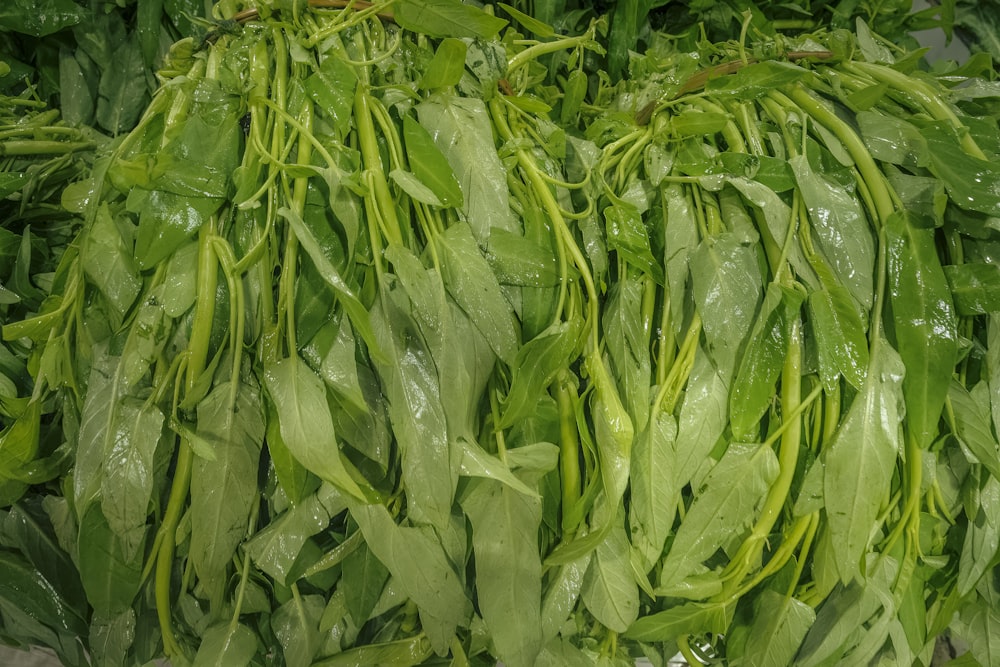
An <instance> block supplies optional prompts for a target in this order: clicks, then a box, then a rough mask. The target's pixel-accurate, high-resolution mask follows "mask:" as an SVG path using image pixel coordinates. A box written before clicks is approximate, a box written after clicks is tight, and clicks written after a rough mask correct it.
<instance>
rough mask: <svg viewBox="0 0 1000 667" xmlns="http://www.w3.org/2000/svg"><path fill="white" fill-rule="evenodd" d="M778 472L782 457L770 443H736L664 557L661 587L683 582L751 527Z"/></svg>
mask: <svg viewBox="0 0 1000 667" xmlns="http://www.w3.org/2000/svg"><path fill="white" fill-rule="evenodd" d="M777 476H778V459H777V456H775V454H774V451H772V450H771V448H770V447H763V446H761V445H744V444H739V443H732V444H730V445H729V448H728V449H727V450H726V453H725V454H724V455H723V456H722V458H721V459H720V460H719V462H718V463H717V464H715V466H714V467H713V468H712V469H711V471H710V472H709V473H708V476H707V477H706V478H705V481H704V482H703V483H702V484H701V486H700V488H698V489H697V490H696V491H695V497H694V501H693V502H692V503H691V507H690V508H689V509H688V511H687V513H686V514H685V515H684V521H683V522H681V525H680V528H678V529H677V534H676V535H675V537H674V541H673V545H672V546H671V548H670V551H669V552H667V557H666V559H665V560H664V561H663V569H662V572H661V575H660V576H661V578H660V586H669V585H671V584H674V583H677V582H680V581H683V580H684V579H685V578H686V577H687V576H688V575H690V574H693V573H694V572H695V571H696V570H697V569H698V567H699V566H700V565H701V564H702V563H703V562H704V561H705V560H707V559H708V558H709V557H710V556H712V555H713V554H714V553H715V552H716V551H717V550H718V549H719V546H720V545H721V544H722V543H723V542H724V541H725V540H726V539H727V538H729V537H731V536H732V534H734V533H739V531H741V530H743V529H744V528H746V526H748V525H749V524H750V522H751V521H753V518H754V516H755V515H756V513H757V508H758V506H759V505H760V503H761V502H762V501H763V500H764V497H765V495H766V494H767V491H768V489H769V487H770V485H771V483H772V482H773V481H774V480H775V478H776V477H777Z"/></svg>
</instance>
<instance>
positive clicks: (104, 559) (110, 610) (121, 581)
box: [77, 503, 145, 616]
mask: <svg viewBox="0 0 1000 667" xmlns="http://www.w3.org/2000/svg"><path fill="white" fill-rule="evenodd" d="M141 546H142V545H141V544H140V545H139V547H138V548H135V549H134V550H133V551H134V552H133V554H132V555H131V556H128V555H127V554H126V552H125V550H124V549H123V546H122V544H121V540H120V539H119V538H118V536H117V535H116V534H115V533H114V531H112V530H111V527H110V526H108V522H107V520H106V519H105V518H104V514H103V513H102V512H101V505H100V503H91V504H90V505H89V507H87V509H86V510H85V511H84V513H83V517H82V518H81V519H80V538H79V542H78V544H77V566H78V567H79V568H80V579H81V580H82V581H83V588H84V590H85V591H86V592H87V599H88V600H90V604H91V605H92V606H93V607H94V611H95V612H96V613H98V614H101V615H103V616H116V615H118V614H120V613H122V612H124V611H125V610H126V609H128V608H129V607H130V606H131V605H132V601H133V599H134V598H135V596H136V594H137V593H138V592H139V586H140V585H141V583H142V565H143V557H144V555H145V554H144V553H143V549H142V548H141Z"/></svg>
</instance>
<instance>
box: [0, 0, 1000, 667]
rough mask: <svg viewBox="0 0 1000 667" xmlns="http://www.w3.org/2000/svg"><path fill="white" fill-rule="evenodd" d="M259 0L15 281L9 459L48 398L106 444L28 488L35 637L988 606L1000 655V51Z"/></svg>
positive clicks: (200, 637) (603, 626) (291, 646)
mask: <svg viewBox="0 0 1000 667" xmlns="http://www.w3.org/2000/svg"><path fill="white" fill-rule="evenodd" d="M331 4H338V5H339V4H343V3H331ZM219 11H220V12H221V15H222V16H225V17H226V18H227V19H229V20H227V22H225V23H223V24H220V28H219V30H218V31H217V32H216V33H214V34H212V35H211V36H210V39H208V40H206V41H205V43H204V44H203V45H201V46H200V47H196V45H195V44H194V43H193V42H191V41H184V42H180V43H178V44H177V45H175V47H174V48H173V49H172V50H171V53H170V54H169V56H168V58H167V59H166V61H165V63H164V65H163V68H162V69H161V70H160V72H159V75H160V77H161V78H162V80H163V81H164V85H163V86H162V87H161V88H160V89H159V90H158V92H157V93H156V95H155V96H154V97H153V99H152V102H151V104H150V106H149V108H148V109H147V110H146V112H145V114H144V115H143V116H142V118H141V120H140V121H139V123H138V125H137V126H136V128H135V129H134V130H133V131H131V132H130V133H128V134H127V135H125V136H124V137H123V138H122V140H121V141H119V142H117V143H115V144H114V146H113V147H112V148H111V149H110V150H109V151H108V152H107V153H106V154H105V155H104V157H102V158H101V159H100V160H98V161H97V162H96V163H95V165H94V169H93V171H92V174H91V175H90V178H89V179H87V180H85V181H83V182H81V183H79V184H77V185H74V186H73V187H71V188H69V189H68V190H67V191H66V192H65V193H64V194H63V197H62V200H63V203H64V204H65V205H66V206H67V207H68V208H69V209H71V210H74V211H78V212H79V213H80V214H81V215H82V217H83V219H84V226H83V229H82V231H81V232H80V234H79V236H78V237H77V238H76V240H75V242H74V243H73V244H71V245H70V246H69V248H68V249H67V251H66V252H65V253H64V254H63V256H62V259H61V261H60V263H59V266H58V270H57V271H56V272H55V275H54V276H53V278H52V281H51V291H50V294H49V295H48V296H47V297H46V298H44V300H42V301H41V303H40V304H39V305H38V307H37V311H36V312H32V313H30V314H29V315H28V316H26V317H24V318H23V319H21V320H20V321H7V322H6V323H5V324H4V327H3V336H4V339H5V340H7V341H11V344H16V345H18V346H20V347H21V348H22V349H24V350H27V351H29V352H28V354H29V355H30V356H29V358H28V363H27V368H28V369H29V370H30V373H31V380H32V382H33V385H32V388H31V390H30V393H28V394H24V393H22V394H20V398H19V399H18V400H21V401H22V402H23V409H22V410H21V411H20V413H19V414H17V415H13V419H12V421H11V422H10V423H9V425H8V426H7V427H6V429H5V430H4V431H3V433H2V435H0V438H3V440H2V441H0V452H2V453H3V455H4V456H0V470H5V469H6V468H4V467H3V466H5V465H6V461H7V458H6V455H7V453H8V452H11V451H32V452H34V451H38V448H37V439H38V436H37V434H38V432H39V429H40V428H41V424H42V423H43V421H51V420H57V422H58V424H59V429H60V433H61V435H62V438H63V440H62V443H61V445H60V446H61V447H64V449H65V450H66V451H68V452H70V456H71V460H69V461H67V464H66V465H65V466H64V467H63V468H61V469H60V470H59V472H60V473H61V474H60V477H59V478H58V480H55V481H52V482H49V483H46V484H36V485H34V486H31V487H28V486H23V487H17V488H15V489H14V490H13V492H12V493H10V494H9V497H8V498H6V499H5V500H4V504H5V505H9V508H8V509H5V510H0V568H2V569H3V575H4V576H2V577H0V622H2V624H0V634H2V636H3V637H5V638H6V639H8V640H10V641H15V642H21V643H25V644H44V645H48V646H51V647H53V648H54V649H55V650H57V652H59V654H60V657H61V658H62V659H63V661H64V662H65V663H66V664H71V665H75V664H86V663H87V662H88V660H89V661H92V662H93V663H94V664H99V665H122V664H143V663H145V662H146V661H148V660H151V659H153V658H154V657H156V656H158V655H161V654H165V655H167V656H168V657H169V658H170V659H171V660H172V662H173V664H175V665H184V664H194V665H223V664H224V665H244V664H254V665H310V664H320V665H325V666H328V667H335V666H346V665H372V664H393V665H413V664H424V663H427V664H451V665H470V664H476V665H492V664H495V662H496V661H497V660H498V659H499V660H502V661H503V662H504V663H505V664H507V665H512V666H519V665H536V664H537V665H567V664H602V665H612V664H621V665H624V664H630V663H631V662H632V661H633V660H634V658H635V657H637V656H639V655H645V656H647V657H648V658H650V659H651V660H652V661H654V663H656V664H663V663H664V662H665V661H666V660H667V659H668V658H669V657H670V656H672V655H673V654H674V653H676V652H677V651H678V650H680V651H681V652H682V653H684V654H685V656H686V657H687V659H688V660H689V661H691V662H696V661H699V660H700V659H705V660H710V659H720V660H725V661H726V663H732V664H753V665H761V664H763V665H786V664H792V663H794V664H805V665H825V664H834V663H836V662H838V661H843V662H845V664H848V663H849V664H862V663H866V662H879V663H883V664H918V663H919V664H924V665H927V664H929V663H930V654H931V652H932V651H933V643H934V638H935V637H936V636H937V635H938V634H939V633H940V632H942V631H943V630H944V629H946V628H948V627H951V629H952V630H953V631H955V632H957V633H959V634H961V635H962V636H963V637H965V638H967V639H968V640H969V642H970V646H971V650H972V656H973V657H974V658H975V659H976V660H978V661H979V662H980V663H981V664H991V660H992V661H995V656H996V655H997V648H998V647H997V646H996V641H997V640H996V637H997V636H1000V634H998V633H997V632H996V629H997V628H998V627H1000V614H998V612H997V609H998V608H1000V604H998V601H1000V581H998V580H997V572H998V570H997V567H996V565H997V558H998V546H1000V525H998V522H997V520H996V517H997V515H998V510H1000V508H998V507H997V503H998V500H1000V487H998V484H1000V445H998V440H997V437H996V431H997V424H996V420H997V419H998V417H997V415H1000V410H998V405H1000V404H998V403H997V402H996V399H995V397H994V396H995V395H996V394H997V392H996V383H997V381H998V380H997V377H998V375H997V373H998V369H1000V365H998V363H997V354H998V350H1000V347H998V345H1000V344H998V343H996V342H995V341H994V340H993V339H994V338H995V335H996V333H997V328H996V327H997V325H996V322H995V321H994V319H995V318H994V317H993V316H992V313H994V312H996V311H997V310H998V304H1000V273H998V269H997V267H996V265H995V263H994V261H993V254H994V250H995V247H996V244H997V241H996V238H995V235H996V231H995V229H996V228H997V227H996V224H995V222H996V219H997V217H1000V193H998V192H997V190H996V187H997V186H996V184H997V183H998V182H1000V173H998V170H997V168H996V167H995V166H994V162H995V160H996V157H997V156H998V155H1000V141H998V139H997V137H998V132H997V130H998V126H997V122H998V121H997V119H998V117H1000V107H998V104H997V98H998V97H1000V95H998V92H1000V91H998V89H997V87H996V84H995V83H993V82H991V81H989V80H988V78H985V77H988V75H989V74H990V72H989V71H988V70H978V71H977V70H975V69H974V68H975V67H982V66H983V61H982V60H978V61H976V62H975V63H973V66H972V68H968V69H966V70H953V71H950V72H948V73H947V74H946V75H942V76H939V77H934V76H931V75H929V74H926V73H923V72H921V71H919V70H918V69H917V62H918V59H919V55H920V54H919V53H910V52H906V51H901V50H899V49H898V48H894V47H892V46H891V45H889V44H887V43H885V42H884V41H882V40H880V39H879V38H878V37H877V36H876V35H874V34H873V33H872V32H871V31H870V30H869V29H868V28H867V26H866V24H864V23H858V24H857V32H856V34H855V33H852V32H847V31H843V30H840V31H836V30H835V31H820V32H815V33H812V34H808V35H802V36H799V37H796V38H780V37H777V36H773V37H770V38H768V37H766V36H764V35H760V36H759V39H756V40H754V41H752V42H750V43H746V42H745V41H743V40H740V41H738V42H725V43H710V42H707V41H704V40H698V41H695V40H692V39H690V38H680V39H676V38H672V37H670V36H668V35H665V34H660V33H655V32H650V33H649V44H650V49H649V51H648V52H647V53H646V54H645V55H643V56H637V57H634V58H633V59H632V60H631V63H630V68H631V69H630V74H631V76H630V78H629V80H627V81H623V82H618V83H614V82H613V80H612V79H611V78H610V77H608V76H607V75H606V74H604V73H603V72H601V71H597V70H596V69H594V63H595V62H601V60H600V58H601V57H602V56H603V55H604V49H603V46H602V43H601V42H600V41H599V40H598V37H599V36H600V35H604V34H607V26H606V24H605V23H604V21H603V20H595V21H592V22H587V23H586V24H585V25H582V26H572V27H573V28H575V29H577V30H576V32H577V33H578V34H576V35H574V36H562V35H561V34H558V33H557V32H556V31H555V30H554V29H553V28H552V27H551V26H549V25H548V24H546V23H544V22H542V21H540V20H538V19H537V18H533V17H531V16H530V15H528V14H525V13H523V12H521V11H519V10H518V9H515V8H514V7H508V6H504V7H503V11H504V12H506V14H505V15H506V16H508V17H510V21H511V22H510V23H508V21H507V20H504V19H501V18H497V17H496V16H494V15H492V14H490V13H488V12H483V11H480V10H478V9H474V8H472V7H470V6H467V5H464V4H461V3H460V2H458V0H454V1H450V0H406V1H405V2H394V3H374V4H371V5H369V4H367V3H354V4H350V5H349V6H347V7H346V8H339V7H338V8H308V7H307V6H306V5H305V3H297V2H296V3H275V4H274V5H260V6H257V7H253V8H245V7H243V6H241V5H237V4H236V3H223V5H220V7H219ZM576 17H577V18H578V19H582V20H586V18H587V16H586V14H582V13H581V14H578V15H576ZM748 26H749V23H748ZM519 30H523V31H524V33H530V34H531V35H532V37H528V36H527V35H526V34H522V33H521V32H519ZM744 33H749V28H747V29H746V30H744ZM980 75H983V77H984V78H978V77H980ZM43 414H44V415H49V417H47V418H46V419H45V420H43V419H42V415H43ZM33 447H34V449H32V448H33ZM84 647H85V648H86V652H84V650H83V648H84Z"/></svg>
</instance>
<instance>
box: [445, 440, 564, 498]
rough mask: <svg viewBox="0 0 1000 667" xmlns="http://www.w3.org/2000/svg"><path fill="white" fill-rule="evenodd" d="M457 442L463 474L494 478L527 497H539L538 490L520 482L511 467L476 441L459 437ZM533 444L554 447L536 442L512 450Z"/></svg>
mask: <svg viewBox="0 0 1000 667" xmlns="http://www.w3.org/2000/svg"><path fill="white" fill-rule="evenodd" d="M459 444H460V445H461V447H462V464H461V467H460V468H459V471H460V472H461V473H462V475H463V476H465V477H482V478H486V479H492V480H496V481H498V482H500V483H502V484H504V485H505V486H507V487H509V488H511V489H512V490H514V491H517V492H518V493H521V494H524V495H526V496H528V497H529V498H539V495H538V492H537V491H535V490H533V489H532V488H531V487H529V486H528V485H526V484H525V483H524V482H522V481H521V480H520V479H519V478H518V477H517V475H515V474H514V473H513V472H512V471H511V469H510V468H508V467H507V464H505V463H504V462H503V461H501V460H500V459H498V458H495V457H493V456H492V455H490V454H489V453H488V452H486V450H484V449H483V448H482V447H480V446H479V445H478V444H477V443H475V442H469V441H467V440H465V439H459ZM533 446H535V447H539V446H544V447H546V448H549V447H555V445H549V443H537V444H536V445H527V446H526V447H519V448H518V449H516V450H512V451H520V450H522V449H527V448H528V447H533ZM508 453H510V452H508Z"/></svg>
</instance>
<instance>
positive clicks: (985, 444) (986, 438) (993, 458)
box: [948, 379, 1000, 479]
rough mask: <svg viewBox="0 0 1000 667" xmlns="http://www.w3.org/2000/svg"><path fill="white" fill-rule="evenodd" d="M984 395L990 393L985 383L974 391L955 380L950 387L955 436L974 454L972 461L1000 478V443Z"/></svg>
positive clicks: (949, 398)
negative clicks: (981, 398)
mask: <svg viewBox="0 0 1000 667" xmlns="http://www.w3.org/2000/svg"><path fill="white" fill-rule="evenodd" d="M984 395H985V396H988V395H989V394H988V389H987V387H986V385H985V383H982V384H980V385H977V387H976V388H974V391H973V392H970V391H969V390H968V389H966V388H965V387H964V386H963V385H962V384H961V383H960V382H958V380H957V379H953V380H952V381H951V386H950V387H949V388H948V400H949V401H950V403H951V407H952V410H953V411H954V413H955V436H956V437H957V438H958V441H959V442H960V443H962V445H963V446H964V447H965V448H966V450H967V451H968V452H969V453H971V454H972V457H973V458H972V462H978V463H981V464H982V465H983V467H984V468H986V469H987V470H988V471H989V472H990V474H991V475H993V476H994V477H996V478H997V479H1000V442H998V441H997V438H996V436H994V435H993V427H992V423H991V420H990V407H989V399H986V400H979V397H983V396H984Z"/></svg>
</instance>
